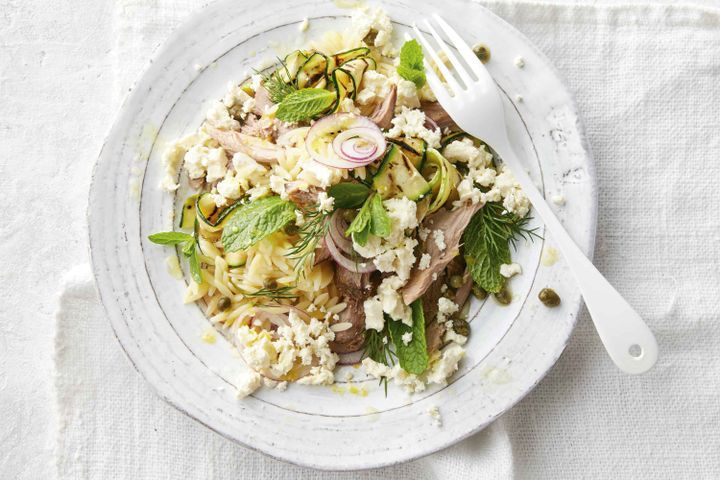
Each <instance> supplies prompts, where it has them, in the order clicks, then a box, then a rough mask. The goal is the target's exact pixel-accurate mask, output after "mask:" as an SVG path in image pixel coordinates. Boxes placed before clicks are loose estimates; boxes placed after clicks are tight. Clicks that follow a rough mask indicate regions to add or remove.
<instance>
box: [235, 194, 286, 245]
mask: <svg viewBox="0 0 720 480" xmlns="http://www.w3.org/2000/svg"><path fill="white" fill-rule="evenodd" d="M294 218H295V205H293V204H292V203H291V202H288V201H286V200H283V199H281V198H280V197H278V196H272V197H265V198H261V199H259V200H255V201H254V202H252V203H248V204H247V205H243V206H242V207H240V208H238V209H237V210H235V211H234V212H233V213H232V216H231V217H230V219H229V220H228V221H227V224H226V225H225V227H224V228H223V232H222V237H221V239H222V244H223V248H224V249H225V251H226V252H237V251H238V250H245V249H246V248H248V247H250V246H251V245H254V244H256V243H257V242H259V241H260V240H262V239H263V238H265V237H267V236H268V235H270V234H271V233H274V232H276V231H278V230H280V229H281V228H283V227H284V226H285V225H286V224H287V223H288V222H290V221H291V220H293V219H294Z"/></svg>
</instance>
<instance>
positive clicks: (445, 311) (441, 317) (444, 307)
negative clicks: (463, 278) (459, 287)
mask: <svg viewBox="0 0 720 480" xmlns="http://www.w3.org/2000/svg"><path fill="white" fill-rule="evenodd" d="M459 309H460V307H458V304H457V303H455V302H453V301H452V300H450V299H449V298H446V297H440V298H439V299H438V313H437V321H438V323H445V322H446V321H448V320H449V319H450V316H451V315H452V314H453V313H456V312H457V311H458V310H459Z"/></svg>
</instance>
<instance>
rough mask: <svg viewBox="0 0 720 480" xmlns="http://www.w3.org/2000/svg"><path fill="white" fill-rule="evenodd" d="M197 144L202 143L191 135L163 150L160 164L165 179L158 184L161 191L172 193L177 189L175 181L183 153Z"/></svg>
mask: <svg viewBox="0 0 720 480" xmlns="http://www.w3.org/2000/svg"><path fill="white" fill-rule="evenodd" d="M197 143H202V139H201V138H199V136H198V135H196V134H191V135H187V136H185V137H183V138H181V139H180V140H178V141H176V142H174V143H172V144H170V145H168V146H167V148H165V150H164V151H163V154H162V157H161V160H162V164H163V166H164V167H165V177H164V178H163V180H162V182H161V183H160V187H161V188H162V189H163V190H165V191H167V192H174V191H175V190H177V189H178V184H177V183H175V180H176V179H177V176H178V170H179V169H180V165H182V163H183V158H184V156H185V153H186V152H187V151H188V150H189V149H190V148H192V146H193V145H195V144H197Z"/></svg>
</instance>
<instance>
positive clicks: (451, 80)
mask: <svg viewBox="0 0 720 480" xmlns="http://www.w3.org/2000/svg"><path fill="white" fill-rule="evenodd" d="M412 28H413V31H414V32H415V36H416V37H417V39H418V40H419V41H420V43H422V45H423V47H425V50H427V52H428V53H429V54H430V56H431V57H432V59H433V62H435V65H437V68H438V69H439V70H440V73H442V75H443V77H445V82H446V83H447V84H448V85H450V89H451V90H452V92H453V94H454V95H457V93H458V92H459V91H461V90H462V88H460V84H459V83H458V82H457V80H455V77H453V76H452V73H450V70H448V68H447V67H446V66H445V64H444V63H443V62H442V60H440V57H439V56H438V54H437V53H436V52H435V50H434V49H433V48H432V46H431V45H430V42H428V41H427V40H426V39H425V37H424V36H423V34H422V33H421V32H420V30H419V29H418V28H417V25H415V24H413V27H412ZM428 63H429V62H428ZM430 70H432V68H430Z"/></svg>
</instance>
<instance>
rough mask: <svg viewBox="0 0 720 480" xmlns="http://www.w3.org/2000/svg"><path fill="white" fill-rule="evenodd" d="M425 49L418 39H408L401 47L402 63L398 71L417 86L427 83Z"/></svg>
mask: <svg viewBox="0 0 720 480" xmlns="http://www.w3.org/2000/svg"><path fill="white" fill-rule="evenodd" d="M423 59H424V56H423V51H422V47H421V46H420V44H419V43H418V42H417V40H408V41H407V42H405V43H404V44H403V46H402V48H401V49H400V65H398V67H397V73H398V75H400V76H401V77H402V78H404V79H405V80H410V81H411V82H413V83H414V84H415V86H416V87H418V88H420V87H422V86H423V85H425V80H426V79H425V64H424V63H423Z"/></svg>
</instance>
